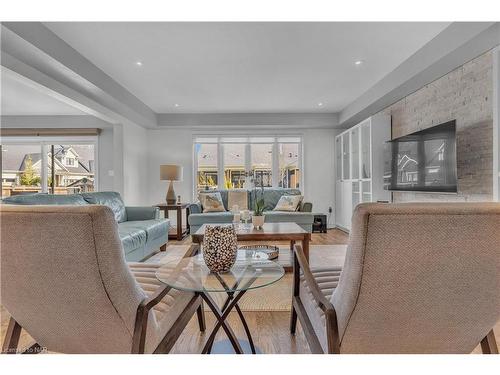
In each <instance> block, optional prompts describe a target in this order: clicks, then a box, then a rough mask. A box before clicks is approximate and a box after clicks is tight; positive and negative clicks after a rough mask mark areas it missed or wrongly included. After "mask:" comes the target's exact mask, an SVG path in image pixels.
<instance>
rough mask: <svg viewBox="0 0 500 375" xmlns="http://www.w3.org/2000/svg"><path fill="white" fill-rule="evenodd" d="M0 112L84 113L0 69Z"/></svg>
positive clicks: (24, 114) (36, 113)
mask: <svg viewBox="0 0 500 375" xmlns="http://www.w3.org/2000/svg"><path fill="white" fill-rule="evenodd" d="M0 81H1V114H2V115H3V116H37V115H40V116H59V115H86V113H84V112H82V111H80V110H78V109H76V108H74V107H72V106H70V105H69V104H66V103H63V102H61V101H60V100H58V99H56V98H53V97H52V96H49V95H47V94H46V93H44V92H42V91H41V90H39V89H37V88H36V87H35V86H34V85H32V84H30V83H29V81H28V80H26V79H25V78H22V77H16V76H15V75H14V74H13V73H9V71H8V70H7V69H4V68H2V70H1V80H0Z"/></svg>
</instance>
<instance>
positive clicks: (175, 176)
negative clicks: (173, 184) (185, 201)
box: [160, 164, 182, 181]
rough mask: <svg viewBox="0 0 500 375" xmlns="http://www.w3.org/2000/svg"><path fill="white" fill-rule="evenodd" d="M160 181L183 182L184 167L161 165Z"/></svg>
mask: <svg viewBox="0 0 500 375" xmlns="http://www.w3.org/2000/svg"><path fill="white" fill-rule="evenodd" d="M160 180H167V181H182V167H181V166H180V165H174V164H165V165H160Z"/></svg>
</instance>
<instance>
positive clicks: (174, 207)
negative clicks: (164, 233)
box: [154, 203, 189, 241]
mask: <svg viewBox="0 0 500 375" xmlns="http://www.w3.org/2000/svg"><path fill="white" fill-rule="evenodd" d="M154 207H158V208H159V209H160V210H162V211H163V212H164V213H165V218H166V219H168V211H175V212H176V214H177V230H176V231H175V233H170V232H169V234H168V239H169V240H177V241H181V240H182V239H184V237H186V236H187V235H188V234H189V222H188V216H189V204H188V203H180V204H167V203H159V204H156V205H155V206H154ZM182 210H186V227H185V228H183V227H182Z"/></svg>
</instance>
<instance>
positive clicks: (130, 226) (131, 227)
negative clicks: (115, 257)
mask: <svg viewBox="0 0 500 375" xmlns="http://www.w3.org/2000/svg"><path fill="white" fill-rule="evenodd" d="M137 223H138V222H137V221H125V222H123V223H119V224H118V234H119V236H120V240H121V241H122V245H123V251H124V252H125V254H128V253H130V252H132V251H134V250H135V249H138V248H140V247H142V246H144V245H145V244H146V241H147V234H146V230H145V229H144V227H143V226H142V225H137Z"/></svg>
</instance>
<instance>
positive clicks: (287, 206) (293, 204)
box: [273, 195, 303, 212]
mask: <svg viewBox="0 0 500 375" xmlns="http://www.w3.org/2000/svg"><path fill="white" fill-rule="evenodd" d="M302 198H303V197H302V195H282V196H281V198H280V199H279V201H278V203H277V204H276V206H275V207H274V209H273V210H274V211H285V212H295V211H297V209H298V208H299V204H300V202H301V201H302Z"/></svg>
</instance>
